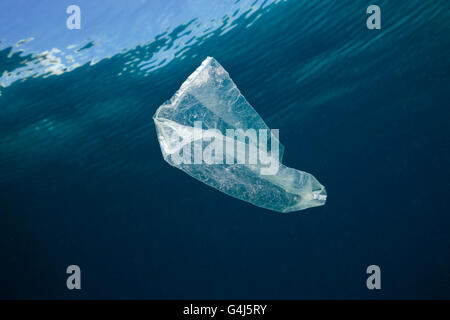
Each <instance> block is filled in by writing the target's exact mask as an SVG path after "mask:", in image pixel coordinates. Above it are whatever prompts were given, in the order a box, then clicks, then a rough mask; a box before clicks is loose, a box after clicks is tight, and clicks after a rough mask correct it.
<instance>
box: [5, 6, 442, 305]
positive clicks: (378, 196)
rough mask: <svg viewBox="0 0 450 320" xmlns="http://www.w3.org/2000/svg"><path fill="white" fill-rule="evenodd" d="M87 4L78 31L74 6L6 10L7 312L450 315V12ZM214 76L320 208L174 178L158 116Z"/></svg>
mask: <svg viewBox="0 0 450 320" xmlns="http://www.w3.org/2000/svg"><path fill="white" fill-rule="evenodd" d="M76 2H77V4H78V5H79V6H80V7H81V10H82V28H81V30H68V29H67V28H66V24H65V20H66V18H67V17H68V15H67V14H66V8H67V6H68V5H69V4H73V1H48V0H47V1H40V2H36V3H34V2H29V1H24V0H21V1H15V0H6V1H2V2H1V3H0V39H1V41H2V42H0V83H2V86H0V93H1V95H0V212H1V219H0V248H1V260H0V262H1V263H0V283H1V285H0V297H1V298H89V299H90V298H137V299H146V298H150V299H171V298H182V299H184V298H202V299H204V298H229V299H233V298H253V299H259V298H268V299H279V298H289V299H297V298H302V299H318V298H327V299H328V298H353V299H360V298H364V299H366V298H369V299H372V298H381V299H390V298H450V233H449V229H450V215H449V213H450V210H449V205H448V192H449V189H450V188H449V181H450V172H449V167H448V165H449V160H450V150H449V136H450V135H449V134H450V132H449V128H450V123H449V119H450V112H449V100H450V85H449V84H450V76H449V70H450V58H449V57H450V36H449V34H450V2H449V1H446V0H433V1H431V0H429V1H422V0H420V1H419V0H415V1H413V0H411V1H393V0H390V1H388V0H384V1H383V0H377V1H376V3H375V2H374V3H372V2H373V1H363V0H358V1H354V0H341V1H331V0H322V1H309V0H308V1H307V0H298V1H294V0H290V1H258V0H256V1H254V0H252V1H211V0H209V1H206V0H204V1H203V0H198V1H193V0H192V1H188V0H186V1H181V0H177V1H175V0H166V1H156V0H153V1H150V0H149V1H137V0H130V1H127V3H126V4H125V2H120V1H95V3H94V2H92V1H91V2H89V1H76ZM370 4H377V5H379V6H380V7H381V12H382V29H381V30H368V29H367V28H366V22H365V21H366V18H367V16H368V15H367V14H366V8H367V7H368V6H369V5H370ZM29 38H33V40H31V41H28V42H26V43H19V44H17V43H18V41H20V40H23V39H29ZM207 56H213V57H215V58H216V59H217V60H218V61H219V62H220V63H221V64H222V65H223V66H224V68H225V69H226V70H227V71H228V72H229V74H230V76H231V77H232V79H233V80H234V81H235V83H236V84H237V86H238V88H239V89H240V90H241V92H242V93H243V95H244V96H245V97H246V98H247V100H248V101H249V102H250V103H251V104H252V105H253V107H254V108H255V109H256V110H257V111H258V113H260V115H261V116H262V117H263V119H265V120H266V122H267V124H268V125H269V127H271V128H278V129H279V130H280V138H281V141H282V143H283V144H284V146H285V148H286V149H285V154H284V159H285V162H286V165H288V166H291V167H294V168H298V169H301V170H304V171H307V172H310V173H311V174H313V175H314V176H315V177H317V179H318V180H319V181H320V182H321V183H323V184H324V185H325V186H326V188H327V192H328V201H327V204H326V205H325V206H323V207H319V208H312V209H308V210H305V211H300V212H297V213H290V214H279V213H274V212H271V211H268V210H265V209H261V208H257V207H254V206H252V205H251V204H248V203H245V202H242V201H239V200H236V199H234V198H231V197H228V196H226V195H225V194H222V193H220V192H218V191H216V190H214V189H212V188H209V187H207V186H206V185H204V184H202V183H200V182H198V181H196V180H194V179H192V178H190V177H189V176H188V175H186V174H185V173H183V172H182V171H180V170H177V169H175V168H173V167H171V166H169V165H168V164H167V163H165V162H164V160H163V158H162V156H161V152H160V148H159V145H158V142H157V139H156V133H155V128H154V125H153V121H152V116H153V114H154V112H155V110H156V109H157V107H158V106H159V105H161V104H162V103H163V102H164V101H165V100H167V99H169V98H170V97H171V96H172V95H173V93H174V92H175V91H176V90H177V89H178V87H179V86H180V85H181V83H182V82H183V81H184V80H185V79H186V77H187V76H188V75H189V74H190V73H191V72H192V71H194V70H195V68H196V67H197V66H198V65H200V63H201V61H202V60H203V59H204V58H206V57H207ZM4 71H5V72H4ZM70 264H77V265H79V266H80V267H81V270H82V288H83V289H82V290H81V291H69V290H67V289H66V285H65V281H66V276H67V275H66V273H65V269H66V267H67V266H68V265H70ZM371 264H376V265H379V266H380V267H381V272H382V276H381V283H382V289H381V290H380V291H369V290H368V289H367V288H366V278H367V274H366V273H365V271H366V268H367V266H369V265H371Z"/></svg>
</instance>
